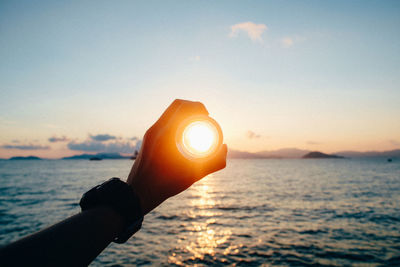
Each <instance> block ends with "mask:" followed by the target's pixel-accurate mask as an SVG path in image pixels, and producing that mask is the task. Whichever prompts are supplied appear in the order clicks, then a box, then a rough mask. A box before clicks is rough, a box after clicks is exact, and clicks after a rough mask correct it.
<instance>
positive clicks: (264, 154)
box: [9, 148, 400, 160]
mask: <svg viewBox="0 0 400 267" xmlns="http://www.w3.org/2000/svg"><path fill="white" fill-rule="evenodd" d="M341 157H345V158H378V157H385V158H399V159H400V149H395V150H389V151H381V152H380V151H367V152H358V151H340V152H336V153H334V154H325V153H322V152H319V151H310V150H303V149H298V148H283V149H278V150H266V151H260V152H254V153H252V152H247V151H239V150H234V149H229V150H228V158H240V159H291V158H293V159H296V158H341ZM91 158H92V159H93V158H98V159H129V158H131V156H123V155H121V154H119V153H98V154H80V155H74V156H71V157H64V158H62V159H84V160H89V159H91ZM38 159H41V158H39V157H36V156H28V157H12V158H9V160H38Z"/></svg>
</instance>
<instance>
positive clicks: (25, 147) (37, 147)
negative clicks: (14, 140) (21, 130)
mask: <svg viewBox="0 0 400 267" xmlns="http://www.w3.org/2000/svg"><path fill="white" fill-rule="evenodd" d="M1 148H4V149H19V150H47V149H50V147H49V146H41V145H32V144H29V145H2V146H1Z"/></svg>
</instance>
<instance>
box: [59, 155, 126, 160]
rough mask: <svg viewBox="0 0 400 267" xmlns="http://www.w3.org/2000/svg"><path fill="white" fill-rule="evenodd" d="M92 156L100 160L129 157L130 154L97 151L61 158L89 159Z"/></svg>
mask: <svg viewBox="0 0 400 267" xmlns="http://www.w3.org/2000/svg"><path fill="white" fill-rule="evenodd" d="M92 158H98V159H99V160H102V159H129V158H130V156H123V155H121V154H119V153H98V154H81V155H75V156H71V157H64V158H62V159H86V160H90V159H92Z"/></svg>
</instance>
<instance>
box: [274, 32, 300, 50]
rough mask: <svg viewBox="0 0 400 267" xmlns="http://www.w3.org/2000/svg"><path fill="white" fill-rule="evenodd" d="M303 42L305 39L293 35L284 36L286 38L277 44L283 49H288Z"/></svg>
mask: <svg viewBox="0 0 400 267" xmlns="http://www.w3.org/2000/svg"><path fill="white" fill-rule="evenodd" d="M305 40H306V38H305V37H303V36H299V35H295V36H286V37H284V38H282V39H280V40H279V42H280V44H281V46H282V47H283V48H290V47H292V46H294V45H295V44H297V43H301V42H304V41H305Z"/></svg>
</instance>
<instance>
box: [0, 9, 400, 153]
mask: <svg viewBox="0 0 400 267" xmlns="http://www.w3.org/2000/svg"><path fill="white" fill-rule="evenodd" d="M398 14H400V2H398V1H143V2H135V1H114V2H112V1H57V2H56V1H35V2H33V1H18V2H16V1H2V2H1V3H0V36H1V38H0V59H1V60H0V132H1V133H0V146H2V148H0V157H8V156H11V155H17V154H18V155H26V154H38V155H42V156H46V155H47V156H49V157H58V156H62V155H71V154H75V153H77V152H79V151H77V150H71V149H70V148H71V147H72V148H76V147H78V148H79V146H77V145H80V144H81V145H82V146H81V147H82V148H85V149H87V147H88V145H89V146H90V145H92V146H93V147H94V148H95V147H100V148H99V149H101V148H103V149H104V142H106V146H107V145H109V146H110V147H113V148H115V147H117V148H118V147H124V148H126V146H128V147H132V148H133V147H135V145H136V142H137V140H140V138H141V136H142V135H143V134H144V132H145V130H146V129H147V128H148V127H149V126H151V124H152V123H153V122H154V121H155V120H156V119H157V118H158V116H159V115H160V114H161V113H162V111H163V110H164V109H165V108H166V107H167V106H168V105H169V103H170V102H172V100H173V99H175V98H185V99H191V100H200V101H202V102H203V103H204V104H205V105H206V106H207V107H208V109H209V111H210V115H211V116H213V117H214V118H215V119H216V120H217V121H219V122H220V124H221V126H222V129H223V131H224V135H225V140H226V142H227V143H228V146H230V147H231V148H235V149H241V150H249V151H257V150H269V149H277V148H282V147H299V148H305V149H313V150H314V149H319V150H323V151H326V152H334V151H338V150H348V149H353V150H370V149H374V150H384V149H394V148H399V147H400V123H399V119H398V118H399V117H400V116H399V115H400V88H399V87H400V78H399V77H400V34H399V33H400V32H399V31H400V30H399V29H400V16H399V15H398ZM100 134H101V135H110V136H115V137H116V138H115V139H109V140H105V141H98V140H94V139H93V138H91V137H92V136H96V135H100ZM134 137H136V138H137V139H135V138H134ZM49 138H56V139H60V140H61V141H58V142H50V141H49V140H48V139H49ZM29 146H31V148H32V149H31V150H29V149H19V148H21V147H25V148H28V147H29ZM18 147H19V148H18ZM40 147H42V149H38V148H40ZM92 152H93V151H92Z"/></svg>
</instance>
